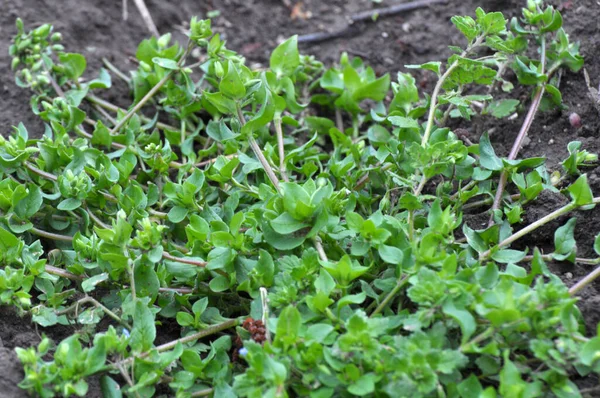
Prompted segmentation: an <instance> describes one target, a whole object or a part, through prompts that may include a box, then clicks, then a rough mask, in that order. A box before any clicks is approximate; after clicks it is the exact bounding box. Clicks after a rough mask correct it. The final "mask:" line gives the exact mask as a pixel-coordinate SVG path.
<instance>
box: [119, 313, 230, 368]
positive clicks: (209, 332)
mask: <svg viewBox="0 0 600 398" xmlns="http://www.w3.org/2000/svg"><path fill="white" fill-rule="evenodd" d="M238 324H239V321H238V320H237V319H230V320H227V321H225V322H223V323H220V324H218V325H214V326H209V327H207V328H206V329H204V330H201V331H199V332H197V333H194V334H190V335H189V336H186V337H182V338H180V339H177V340H173V341H171V342H169V343H165V344H162V345H159V346H158V347H156V351H158V352H163V351H168V350H170V349H172V348H175V346H176V345H177V344H186V343H189V342H192V341H195V340H199V339H202V338H204V337H207V336H210V335H213V334H215V333H219V332H221V331H223V330H227V329H230V328H233V327H235V326H237V325H238ZM148 355H150V353H143V354H141V355H139V358H144V357H147V356H148ZM134 358H135V357H130V358H127V359H125V360H123V361H121V364H122V365H128V364H129V363H131V362H133V359H134Z"/></svg>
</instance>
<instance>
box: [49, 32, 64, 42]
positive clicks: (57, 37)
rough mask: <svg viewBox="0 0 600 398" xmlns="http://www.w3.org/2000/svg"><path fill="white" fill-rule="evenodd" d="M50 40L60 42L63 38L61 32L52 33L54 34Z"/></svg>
mask: <svg viewBox="0 0 600 398" xmlns="http://www.w3.org/2000/svg"><path fill="white" fill-rule="evenodd" d="M50 40H51V41H52V42H53V43H58V42H59V41H61V40H62V34H61V33H60V32H56V33H54V34H52V36H50Z"/></svg>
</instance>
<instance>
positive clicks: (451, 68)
mask: <svg viewBox="0 0 600 398" xmlns="http://www.w3.org/2000/svg"><path fill="white" fill-rule="evenodd" d="M483 39H484V36H480V37H478V38H477V40H476V41H475V42H474V43H473V44H472V45H470V46H469V47H467V49H466V50H465V51H463V53H462V54H461V57H465V56H466V55H468V54H469V53H470V52H471V51H472V50H474V49H475V48H476V47H478V46H479V45H480V44H481V42H482V41H483ZM458 65H459V61H458V60H456V61H454V62H453V63H452V65H450V66H449V67H448V69H447V70H446V72H445V73H444V74H443V75H442V76H441V77H440V78H439V79H438V81H437V83H436V85H435V88H434V89H433V93H432V94H431V100H430V104H429V114H428V115H427V125H426V127H425V134H423V139H422V140H421V146H422V147H425V146H426V145H427V142H428V141H429V137H430V136H431V132H432V130H433V122H434V119H435V110H436V108H437V100H438V96H439V94H440V90H441V89H442V86H443V85H444V83H445V81H446V79H447V78H448V77H449V76H450V74H451V73H452V72H453V71H454V69H456V68H457V67H458Z"/></svg>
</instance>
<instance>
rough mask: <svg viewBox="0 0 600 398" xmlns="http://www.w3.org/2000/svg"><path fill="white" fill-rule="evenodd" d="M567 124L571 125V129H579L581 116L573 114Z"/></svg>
mask: <svg viewBox="0 0 600 398" xmlns="http://www.w3.org/2000/svg"><path fill="white" fill-rule="evenodd" d="M569 123H571V127H574V128H576V129H578V128H581V125H582V124H581V116H579V115H578V114H576V113H575V112H573V113H571V114H570V115H569Z"/></svg>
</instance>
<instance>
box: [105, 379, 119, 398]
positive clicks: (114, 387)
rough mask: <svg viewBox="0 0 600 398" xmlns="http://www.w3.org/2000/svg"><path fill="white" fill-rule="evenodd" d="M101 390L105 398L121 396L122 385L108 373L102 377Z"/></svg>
mask: <svg viewBox="0 0 600 398" xmlns="http://www.w3.org/2000/svg"><path fill="white" fill-rule="evenodd" d="M100 390H101V391H102V396H103V397H104V398H121V397H123V394H122V393H121V386H119V383H117V382H116V381H114V380H113V378H111V377H110V376H108V375H103V376H102V377H101V378H100Z"/></svg>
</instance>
